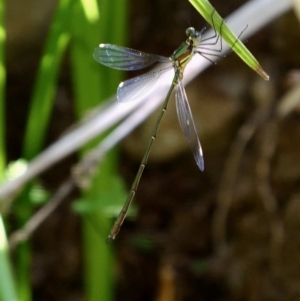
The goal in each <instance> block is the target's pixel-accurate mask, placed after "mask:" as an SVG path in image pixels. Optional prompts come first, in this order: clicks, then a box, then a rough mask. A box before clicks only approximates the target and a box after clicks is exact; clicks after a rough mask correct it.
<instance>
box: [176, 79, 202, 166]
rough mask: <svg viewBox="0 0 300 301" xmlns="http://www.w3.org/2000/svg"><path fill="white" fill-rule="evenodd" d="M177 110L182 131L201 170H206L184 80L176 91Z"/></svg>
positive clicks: (179, 83)
mask: <svg viewBox="0 0 300 301" xmlns="http://www.w3.org/2000/svg"><path fill="white" fill-rule="evenodd" d="M175 99H176V110H177V115H178V119H179V123H180V126H181V129H182V131H183V132H184V134H185V136H186V139H187V141H188V142H189V144H190V146H191V149H192V152H193V155H194V158H195V161H196V163H197V165H198V167H199V168H200V170H201V171H203V170H204V159H203V152H202V147H201V144H200V141H199V138H198V135H197V131H196V126H195V123H194V119H193V116H192V112H191V109H190V105H189V103H188V100H187V96H186V93H185V89H184V86H183V84H182V81H179V82H178V84H177V87H176V93H175Z"/></svg>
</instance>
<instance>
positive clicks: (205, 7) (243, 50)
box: [189, 0, 269, 80]
mask: <svg viewBox="0 0 300 301" xmlns="http://www.w3.org/2000/svg"><path fill="white" fill-rule="evenodd" d="M189 1H190V3H191V4H192V5H193V6H194V7H195V8H196V9H197V10H198V12H199V13H200V14H201V15H202V16H203V18H204V19H205V20H206V21H207V22H208V23H209V24H210V25H211V26H212V27H214V29H215V30H216V31H217V32H218V33H219V34H220V35H221V36H222V38H223V39H224V40H225V41H226V42H227V43H228V45H230V46H231V48H232V50H233V51H234V52H235V53H236V54H237V55H238V56H239V57H240V58H241V59H242V60H243V61H244V62H245V63H246V64H247V65H248V66H249V67H250V68H252V69H253V70H254V71H256V72H257V73H258V74H259V75H260V76H261V77H262V78H263V79H265V80H269V75H268V74H267V73H266V72H265V71H264V70H263V69H262V67H261V66H260V64H259V62H258V61H257V60H256V58H255V57H254V56H253V55H252V53H251V52H250V51H249V50H248V49H247V47H246V46H245V45H244V44H243V43H242V42H241V41H240V40H239V39H238V37H237V36H236V35H235V34H234V33H233V32H232V30H231V29H230V28H229V27H228V26H227V24H226V23H225V22H224V20H223V19H222V18H221V16H220V15H219V14H218V12H217V11H216V10H215V8H214V7H213V6H212V5H211V4H210V3H209V1H208V0H189ZM212 16H213V18H212ZM212 20H213V22H212ZM221 25H222V29H221V30H220V28H221ZM220 31H221V32H220Z"/></svg>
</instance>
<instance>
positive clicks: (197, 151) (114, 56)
mask: <svg viewBox="0 0 300 301" xmlns="http://www.w3.org/2000/svg"><path fill="white" fill-rule="evenodd" d="M222 24H223V23H222ZM222 24H221V27H222ZM204 31H205V28H203V29H202V30H201V31H200V32H199V31H196V30H195V29H194V28H193V27H189V28H187V30H186V35H187V39H186V41H185V42H183V43H182V44H181V46H179V47H178V48H177V49H176V50H175V51H174V52H173V54H172V55H171V57H169V58H168V57H164V56H160V55H155V54H149V53H144V52H141V51H138V50H134V49H130V48H126V47H121V46H117V45H112V44H100V45H99V46H98V47H96V48H95V50H94V54H93V56H94V59H95V60H96V61H97V62H98V63H100V64H102V65H105V66H108V67H110V68H114V69H119V70H126V71H132V70H139V69H143V68H145V67H148V66H150V65H152V64H153V63H155V62H157V63H161V64H162V65H163V67H162V68H160V69H158V70H155V71H150V72H148V73H146V74H143V75H141V76H137V77H135V78H132V79H129V80H126V81H124V82H121V83H120V84H119V86H118V89H117V98H118V101H119V102H127V101H133V100H135V99H137V98H140V97H141V96H143V95H144V94H145V93H146V92H147V91H149V89H150V88H151V87H152V86H153V85H154V84H155V82H156V81H157V79H158V78H159V76H160V75H161V74H162V73H163V72H165V71H168V70H170V69H172V68H173V69H174V78H173V80H172V83H171V86H170V89H169V91H168V94H167V96H166V98H165V101H164V103H163V106H162V109H161V111H160V114H159V116H158V118H157V121H156V124H155V126H154V128H153V131H152V135H151V138H150V141H149V144H148V147H147V149H146V151H145V154H144V156H143V159H142V161H141V163H140V166H139V169H138V172H137V174H136V177H135V179H134V181H133V184H132V186H131V189H130V192H129V195H128V198H127V200H126V202H125V204H124V207H123V208H122V210H121V212H120V214H119V216H118V217H117V219H116V221H115V223H114V225H113V227H112V230H111V232H110V234H109V235H108V238H107V243H109V242H111V241H112V240H114V239H115V237H116V235H117V234H118V232H119V231H120V228H121V226H122V224H123V222H124V219H125V217H126V214H127V212H128V209H129V207H130V204H131V202H132V200H133V198H134V196H135V194H136V191H137V188H138V185H139V181H140V179H141V176H142V173H143V171H144V169H145V166H146V164H147V160H148V157H149V154H150V150H151V147H152V145H153V143H154V141H155V139H156V136H157V132H158V128H159V125H160V122H161V120H162V117H163V115H164V113H165V112H166V110H167V105H168V102H169V99H170V96H171V93H172V92H173V90H174V89H175V101H176V110H177V115H178V119H179V123H180V126H181V129H182V131H183V132H184V134H185V136H186V138H187V141H188V143H189V144H190V147H191V149H192V152H193V155H194V158H195V161H196V163H197V165H198V167H199V169H200V170H201V171H203V170H204V160H203V151H202V147H201V144H200V141H199V138H198V135H197V131H196V126H195V123H194V119H193V116H192V112H191V109H190V106H189V103H188V99H187V96H186V92H185V89H184V86H183V83H182V78H183V72H184V69H185V67H186V65H187V64H188V63H189V62H190V60H191V59H192V57H193V56H194V55H195V54H197V53H198V54H200V55H201V56H203V57H204V58H206V59H208V60H209V61H211V60H210V59H209V58H208V57H207V56H210V55H212V56H220V55H218V54H213V53H211V51H215V52H221V50H222V38H221V39H220V40H221V46H220V47H221V49H219V50H217V49H211V48H206V47H207V46H208V45H216V44H217V43H218V41H219V38H220V36H219V35H218V34H217V33H216V31H215V34H214V36H212V37H210V38H207V39H202V34H203V32H204ZM211 39H214V41H213V42H212V43H207V42H206V43H203V42H205V41H208V40H211Z"/></svg>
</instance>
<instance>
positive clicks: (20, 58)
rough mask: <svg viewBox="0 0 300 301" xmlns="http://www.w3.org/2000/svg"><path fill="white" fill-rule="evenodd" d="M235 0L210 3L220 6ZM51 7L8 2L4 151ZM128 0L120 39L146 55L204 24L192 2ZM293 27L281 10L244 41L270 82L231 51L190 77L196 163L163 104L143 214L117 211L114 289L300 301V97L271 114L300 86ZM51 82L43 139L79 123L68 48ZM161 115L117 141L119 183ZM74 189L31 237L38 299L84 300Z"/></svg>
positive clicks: (138, 295)
mask: <svg viewBox="0 0 300 301" xmlns="http://www.w3.org/2000/svg"><path fill="white" fill-rule="evenodd" d="M244 3H246V1H241V0H235V1H234V0H232V1H225V2H224V1H220V0H215V1H213V3H212V4H213V5H214V7H215V8H216V9H217V11H218V12H219V13H220V15H221V16H222V17H225V16H227V15H229V14H230V13H231V12H233V11H234V10H235V9H237V8H238V7H239V6H241V5H242V4H244ZM55 5H56V3H55V2H54V1H46V0H44V1H37V0H26V1H22V2H19V1H10V2H8V17H7V24H8V46H7V66H8V87H7V99H8V102H7V113H8V116H7V124H8V127H7V128H8V134H7V138H8V139H7V141H8V153H9V156H10V157H9V160H14V159H16V158H18V157H19V156H20V149H21V144H22V139H23V138H22V137H23V129H24V125H25V121H26V112H27V110H28V102H29V98H30V93H31V90H32V85H33V80H34V76H35V72H36V68H37V66H38V63H39V58H40V54H41V51H42V48H43V42H44V38H45V34H46V32H47V30H48V25H49V22H51V17H52V14H53V11H54V8H55ZM129 7H130V17H129V20H130V23H129V28H130V32H129V33H128V38H129V43H128V45H124V46H130V47H132V48H135V49H140V50H142V51H145V52H149V53H157V54H161V55H165V56H169V55H170V54H172V52H173V51H174V49H176V48H177V47H178V46H179V44H180V43H181V42H182V41H183V40H184V39H185V29H186V28H187V27H188V26H190V24H191V25H192V26H194V27H195V28H197V29H201V28H202V27H204V26H207V24H206V23H205V21H204V20H203V19H202V18H201V17H200V15H199V14H198V12H197V11H196V10H195V9H194V8H193V7H192V6H191V4H190V3H189V2H188V1H182V0H173V1H169V0H165V1H158V0H152V1H146V0H140V1H137V0H131V1H129ZM246 25H247V24H245V26H246ZM243 29H244V28H241V31H242V30H243ZM299 29H300V27H299V20H297V18H296V16H295V14H294V13H293V12H289V13H287V14H285V15H283V16H281V17H279V18H278V19H276V20H275V21H274V22H272V23H271V24H269V25H268V26H266V27H265V28H263V29H262V30H260V31H259V32H257V33H256V34H255V35H254V36H252V37H250V38H249V39H248V40H247V41H245V42H246V46H247V47H248V49H249V50H250V51H251V52H252V53H253V54H254V56H255V57H256V58H257V59H258V60H259V62H260V64H261V65H262V66H263V68H264V70H265V71H266V72H267V73H268V74H269V75H270V81H269V82H265V81H263V80H262V79H261V78H260V77H259V76H258V75H257V74H256V73H255V72H253V71H252V70H250V69H249V68H248V67H247V66H246V65H245V64H244V63H243V62H242V61H241V60H240V59H239V58H238V57H237V56H236V55H235V54H234V53H231V54H229V55H228V56H227V57H226V58H225V59H224V60H221V61H219V62H218V64H217V65H212V66H211V67H210V68H208V69H207V70H206V71H205V72H203V73H202V74H201V75H200V76H198V77H197V78H196V79H195V80H193V81H192V82H191V83H190V84H189V85H188V87H187V89H186V90H187V95H188V98H189V102H190V104H191V108H192V112H193V116H194V119H195V121H196V123H197V129H198V133H199V137H200V140H201V143H202V146H203V150H204V158H205V171H204V172H203V173H201V172H200V171H199V170H198V168H197V166H196V164H195V162H194V159H193V156H192V154H191V152H190V149H189V146H188V144H187V143H186V141H185V138H184V136H183V134H182V133H181V130H180V128H179V124H178V121H177V116H176V112H175V107H174V104H170V107H169V110H168V112H167V113H166V114H165V116H164V120H163V122H162V124H161V127H160V130H159V135H158V139H157V141H156V144H155V146H154V148H153V151H152V153H151V155H150V159H149V164H148V166H147V168H146V170H145V173H144V175H143V178H142V180H141V183H140V186H139V190H138V193H137V195H136V198H135V203H136V204H137V206H138V209H139V211H138V216H137V217H136V219H128V220H126V221H125V223H124V225H123V228H122V231H121V232H120V234H119V235H118V237H117V240H116V241H115V242H114V250H115V253H116V254H115V256H116V262H115V264H114V267H113V269H114V273H115V281H116V300H122V301H126V300H128V301H129V300H130V301H139V300H143V301H147V300H149V301H150V300H156V301H165V300H168V301H173V300H174V301H175V300H176V301H180V300H184V301H189V300H203V301H205V300H207V301H208V300H209V301H214V300H224V301H225V300H249V301H252V300H253V301H254V300H255V301H256V300H264V301H266V300H278V301H279V300H300V255H299V254H300V253H299V247H300V235H299V225H300V222H299V221H300V219H299V215H300V205H299V204H300V203H299V200H300V190H299V180H300V163H299V150H300V143H299V141H300V123H299V120H300V119H299V105H295V106H294V109H293V110H290V111H289V113H288V114H285V115H283V113H282V111H280V110H281V109H280V108H281V107H280V106H283V103H284V99H285V97H287V96H288V95H289V93H294V92H295V91H296V89H297V87H299V82H300V56H299V45H300V35H299ZM99 42H105V41H99ZM92 51H93V49H91V54H92ZM91 54H90V55H91ZM87 55H89V54H87ZM128 76H129V75H128ZM58 89H59V90H58V93H57V99H56V104H55V108H54V112H53V116H52V125H51V128H50V130H49V133H48V137H47V143H48V144H50V143H51V142H53V141H55V140H56V139H57V138H58V137H59V136H60V135H61V134H62V132H63V131H64V130H65V129H66V128H67V127H69V126H70V125H72V124H73V123H74V121H75V120H74V114H73V113H72V112H73V105H72V93H71V84H70V68H69V65H68V57H67V56H66V58H65V61H64V65H63V66H62V68H61V75H60V80H59V88H58ZM298 92H299V88H298ZM295 93H296V94H295V99H296V101H297V99H299V100H300V94H299V93H300V92H299V93H298V94H297V92H295ZM282 110H283V109H282ZM156 116H157V114H156V115H155V114H154V115H153V116H151V117H150V118H149V119H148V120H147V121H146V122H145V123H144V124H143V125H142V126H140V127H139V128H138V129H137V130H136V131H135V132H134V133H133V134H131V135H130V136H129V137H128V138H127V139H126V140H125V141H124V142H123V143H122V145H121V160H120V162H121V164H120V167H119V171H120V173H121V174H122V176H123V177H124V179H125V180H126V183H127V186H128V188H129V187H130V185H131V182H132V180H133V178H134V176H135V173H136V171H137V168H138V165H139V163H140V159H141V158H142V155H143V151H144V149H145V147H146V145H147V143H148V139H149V137H150V132H151V129H152V127H153V125H154V123H155V118H156ZM76 160H77V158H76V156H72V157H71V158H68V159H67V160H65V161H64V162H62V163H60V166H59V169H58V168H57V167H53V168H52V169H51V170H50V171H48V172H47V173H45V174H44V175H43V176H42V181H43V185H44V186H45V187H47V188H48V189H50V190H53V191H55V188H56V187H57V185H58V184H59V183H60V181H61V180H63V179H64V178H65V177H67V175H68V173H69V172H70V168H71V166H72V164H74V163H75V162H76ZM73 197H76V194H75V195H74V196H72V197H70V199H69V200H67V201H66V202H65V203H64V204H63V205H62V206H61V207H60V208H59V209H58V210H57V211H56V212H55V213H54V214H53V215H52V216H51V217H50V218H49V219H47V220H46V221H45V223H44V224H43V225H42V226H41V228H40V229H39V230H38V231H37V232H36V233H35V234H34V236H33V238H32V240H33V250H34V257H33V268H32V283H33V289H34V296H35V300H84V295H83V283H82V281H83V280H82V279H83V277H82V256H81V248H82V241H81V238H80V235H79V233H80V223H81V222H80V219H79V217H78V216H77V215H75V214H74V213H73V212H72V210H70V205H71V203H72V201H73ZM298 210H299V211H298ZM95 243H97V242H95ZM99 256H101V254H99ZM298 261H299V265H298Z"/></svg>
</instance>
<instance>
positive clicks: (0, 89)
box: [0, 0, 6, 182]
mask: <svg viewBox="0 0 300 301" xmlns="http://www.w3.org/2000/svg"><path fill="white" fill-rule="evenodd" d="M4 7H5V1H4V0H1V1H0V182H1V180H2V179H3V173H4V169H5V161H6V155H5V82H6V70H5V65H4V45H5V44H4V43H5V39H6V31H5V24H4Z"/></svg>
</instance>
